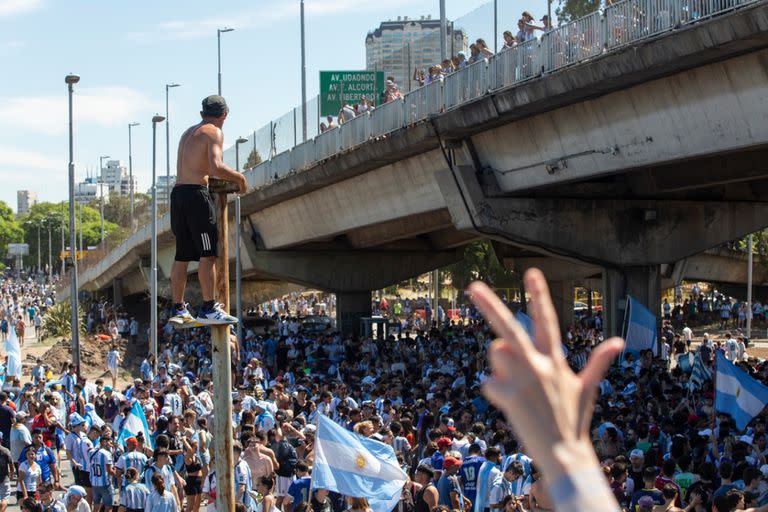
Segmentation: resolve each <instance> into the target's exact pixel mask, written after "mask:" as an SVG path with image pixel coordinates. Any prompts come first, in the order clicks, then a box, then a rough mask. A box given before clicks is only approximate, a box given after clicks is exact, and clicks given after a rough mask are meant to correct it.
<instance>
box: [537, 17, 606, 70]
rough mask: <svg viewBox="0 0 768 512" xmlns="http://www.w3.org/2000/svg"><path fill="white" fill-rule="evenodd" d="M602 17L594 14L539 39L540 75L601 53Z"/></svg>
mask: <svg viewBox="0 0 768 512" xmlns="http://www.w3.org/2000/svg"><path fill="white" fill-rule="evenodd" d="M602 18H603V17H602V15H601V14H600V13H599V12H594V13H592V14H590V15H588V16H585V17H583V18H580V19H578V20H575V21H573V22H571V23H568V24H567V25H563V26H562V27H558V28H556V29H554V30H551V31H549V32H547V33H546V34H544V35H543V36H541V46H540V48H541V56H542V65H543V67H544V71H554V70H556V69H560V68H562V67H564V66H569V65H571V64H574V63H576V62H581V61H583V60H585V59H588V58H590V57H594V56H596V55H600V54H601V53H602V52H603V47H604V42H603V30H602V27H603V25H602Z"/></svg>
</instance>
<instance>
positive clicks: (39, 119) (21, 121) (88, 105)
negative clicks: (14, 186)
mask: <svg viewBox="0 0 768 512" xmlns="http://www.w3.org/2000/svg"><path fill="white" fill-rule="evenodd" d="M73 104H74V106H73V115H74V122H75V123H78V124H81V123H82V124H90V125H97V126H118V125H122V124H125V123H127V122H129V121H131V120H133V118H135V117H136V116H137V115H138V114H140V113H143V112H146V111H148V110H152V108H150V107H151V106H152V102H151V101H150V100H149V99H148V98H147V97H146V96H144V95H143V94H142V93H140V92H138V91H135V90H133V89H129V88H127V87H103V88H94V89H88V88H81V89H75V95H74V99H73ZM0 105H2V106H0V117H2V118H4V119H13V120H14V130H15V132H16V133H17V134H18V133H30V134H37V135H52V136H53V135H61V134H62V133H65V132H66V131H67V115H68V114H67V96H66V94H62V95H61V96H28V97H11V98H0Z"/></svg>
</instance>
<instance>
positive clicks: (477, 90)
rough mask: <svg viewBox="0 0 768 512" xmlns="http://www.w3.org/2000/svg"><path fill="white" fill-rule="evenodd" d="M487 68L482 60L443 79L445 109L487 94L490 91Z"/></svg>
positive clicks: (486, 63)
mask: <svg viewBox="0 0 768 512" xmlns="http://www.w3.org/2000/svg"><path fill="white" fill-rule="evenodd" d="M488 66H489V64H488V60H486V59H483V60H481V61H480V62H476V63H474V64H472V65H471V66H467V67H465V68H464V69H462V70H460V71H457V72H456V73H452V74H450V75H448V76H447V77H445V79H444V85H443V91H444V95H445V108H451V107H455V106H456V105H460V104H461V103H464V102H466V101H469V100H471V99H474V98H479V97H480V96H482V95H484V94H485V93H487V92H488V90H489V89H490V83H489V72H488Z"/></svg>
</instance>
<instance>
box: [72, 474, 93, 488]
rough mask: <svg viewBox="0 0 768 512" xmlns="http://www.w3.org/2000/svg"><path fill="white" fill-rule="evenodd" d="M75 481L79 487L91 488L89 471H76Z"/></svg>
mask: <svg viewBox="0 0 768 512" xmlns="http://www.w3.org/2000/svg"><path fill="white" fill-rule="evenodd" d="M78 480H79V481H78ZM75 483H76V484H77V485H79V486H80V487H85V488H86V489H90V488H91V472H90V471H78V472H77V474H76V475H75Z"/></svg>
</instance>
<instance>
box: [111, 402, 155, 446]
mask: <svg viewBox="0 0 768 512" xmlns="http://www.w3.org/2000/svg"><path fill="white" fill-rule="evenodd" d="M139 432H141V433H142V434H143V435H144V442H145V443H146V445H147V446H149V448H150V449H153V447H152V434H151V432H150V431H149V425H148V424H147V417H146V416H145V415H144V410H143V409H142V408H141V404H140V403H139V401H138V400H134V402H133V405H132V406H131V412H129V413H128V416H126V417H125V421H123V426H122V427H121V428H120V435H119V436H117V442H118V443H120V446H122V447H125V440H126V439H128V438H129V437H136V436H137V435H138V434H139Z"/></svg>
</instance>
